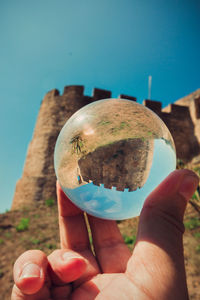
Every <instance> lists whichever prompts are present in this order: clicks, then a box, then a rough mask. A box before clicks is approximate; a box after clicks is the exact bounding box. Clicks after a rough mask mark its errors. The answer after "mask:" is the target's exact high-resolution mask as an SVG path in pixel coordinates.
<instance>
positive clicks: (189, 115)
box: [12, 85, 200, 209]
mask: <svg viewBox="0 0 200 300" xmlns="http://www.w3.org/2000/svg"><path fill="white" fill-rule="evenodd" d="M111 97H112V93H111V91H108V90H104V89H99V88H94V89H93V91H92V95H91V96H88V95H85V94H84V86H82V85H70V86H65V87H64V90H63V93H60V92H59V90H57V89H53V90H51V91H49V92H48V93H47V94H46V95H45V97H44V99H43V101H42V103H41V107H40V111H39V114H38V118H37V122H36V126H35V129H34V134H33V138H32V141H31V142H30V144H29V147H28V151H27V156H26V161H25V165H24V170H23V174H22V178H21V179H20V180H19V181H18V182H17V185H16V191H15V195H14V199H13V205H12V209H16V208H19V207H23V206H28V205H29V204H31V203H35V202H37V201H44V200H46V199H48V198H54V199H55V198H56V190H55V182H56V177H55V171H54V164H53V154H54V147H55V143H56V139H57V136H58V134H59V132H60V130H61V128H62V127H63V125H64V124H65V122H66V121H67V120H68V119H69V118H70V117H71V116H72V115H73V114H74V113H75V112H76V111H77V110H78V109H80V108H81V107H83V106H85V105H87V104H89V103H92V102H93V101H97V100H101V99H106V98H111ZM119 98H123V99H128V100H131V101H137V99H136V97H135V96H133V95H132V96H129V95H126V94H120V95H119ZM143 105H144V106H146V107H148V108H149V109H151V110H152V111H154V112H155V113H156V114H157V115H158V116H159V117H160V118H161V119H162V120H163V121H164V123H165V124H166V125H167V127H168V128H169V130H170V132H171V134H172V136H173V138H174V141H175V146H176V151H177V157H178V158H180V159H182V160H183V161H185V162H188V161H190V160H192V159H193V158H194V157H195V156H197V155H199V154H200V89H199V90H197V91H195V92H193V93H191V94H189V95H187V96H186V97H183V98H181V99H179V100H177V101H176V102H175V103H173V104H170V105H169V106H167V107H165V108H162V103H161V102H160V101H155V100H149V99H145V100H144V102H143ZM91 165H92V166H93V165H94V164H93V161H92V159H91ZM91 169H92V168H91ZM97 182H98V181H97ZM99 182H100V183H103V184H104V185H105V186H106V187H108V188H111V187H112V186H116V187H117V188H118V190H120V189H126V188H128V187H129V185H130V183H129V185H128V184H126V185H124V186H119V184H118V183H117V184H116V183H113V184H112V186H110V183H109V184H108V183H107V182H105V180H103V181H102V179H101V178H100V179H99ZM127 182H128V178H127ZM94 184H95V181H94ZM131 184H132V183H131ZM138 186H139V185H138ZM129 189H130V190H134V189H135V187H132V186H131V187H129Z"/></svg>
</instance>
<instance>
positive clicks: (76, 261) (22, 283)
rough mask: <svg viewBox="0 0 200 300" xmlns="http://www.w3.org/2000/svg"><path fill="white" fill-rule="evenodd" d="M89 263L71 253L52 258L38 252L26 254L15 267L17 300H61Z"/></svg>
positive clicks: (52, 256)
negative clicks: (51, 298)
mask: <svg viewBox="0 0 200 300" xmlns="http://www.w3.org/2000/svg"><path fill="white" fill-rule="evenodd" d="M86 267H87V262H86V261H85V259H84V258H83V257H81V256H80V255H79V254H77V253H76V252H73V251H71V250H68V251H66V250H55V251H54V252H53V253H52V254H51V255H49V257H48V258H47V257H46V255H45V254H44V253H43V252H41V251H38V250H30V251H27V252H25V253H23V254H22V255H21V256H20V257H19V258H18V259H17V261H16V263H15V265H14V270H13V273H14V281H15V286H14V288H13V292H12V299H13V300H18V299H20V300H22V299H23V300H26V299H27V300H29V299H30V300H40V299H49V298H50V296H53V299H61V298H62V295H63V294H64V295H65V297H66V295H69V294H70V292H71V286H70V285H69V284H66V283H70V282H73V281H75V280H77V279H78V278H79V277H80V276H81V275H82V274H83V273H84V271H85V269H86Z"/></svg>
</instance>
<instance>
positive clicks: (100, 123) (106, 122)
mask: <svg viewBox="0 0 200 300" xmlns="http://www.w3.org/2000/svg"><path fill="white" fill-rule="evenodd" d="M110 123H111V122H110V121H104V120H102V121H101V122H99V123H98V125H100V126H104V125H109V124H110Z"/></svg>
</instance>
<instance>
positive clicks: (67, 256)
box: [62, 252, 84, 261]
mask: <svg viewBox="0 0 200 300" xmlns="http://www.w3.org/2000/svg"><path fill="white" fill-rule="evenodd" d="M62 257H63V260H64V261H69V260H71V259H73V258H79V259H80V258H82V259H84V258H83V257H81V256H79V255H76V254H74V253H70V252H65V253H63V255H62Z"/></svg>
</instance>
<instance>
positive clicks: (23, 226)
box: [15, 218, 29, 232]
mask: <svg viewBox="0 0 200 300" xmlns="http://www.w3.org/2000/svg"><path fill="white" fill-rule="evenodd" d="M15 228H16V230H17V231H18V232H20V231H25V230H28V228H29V218H22V219H21V220H20V222H19V224H18V225H17V226H16V227H15Z"/></svg>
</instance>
